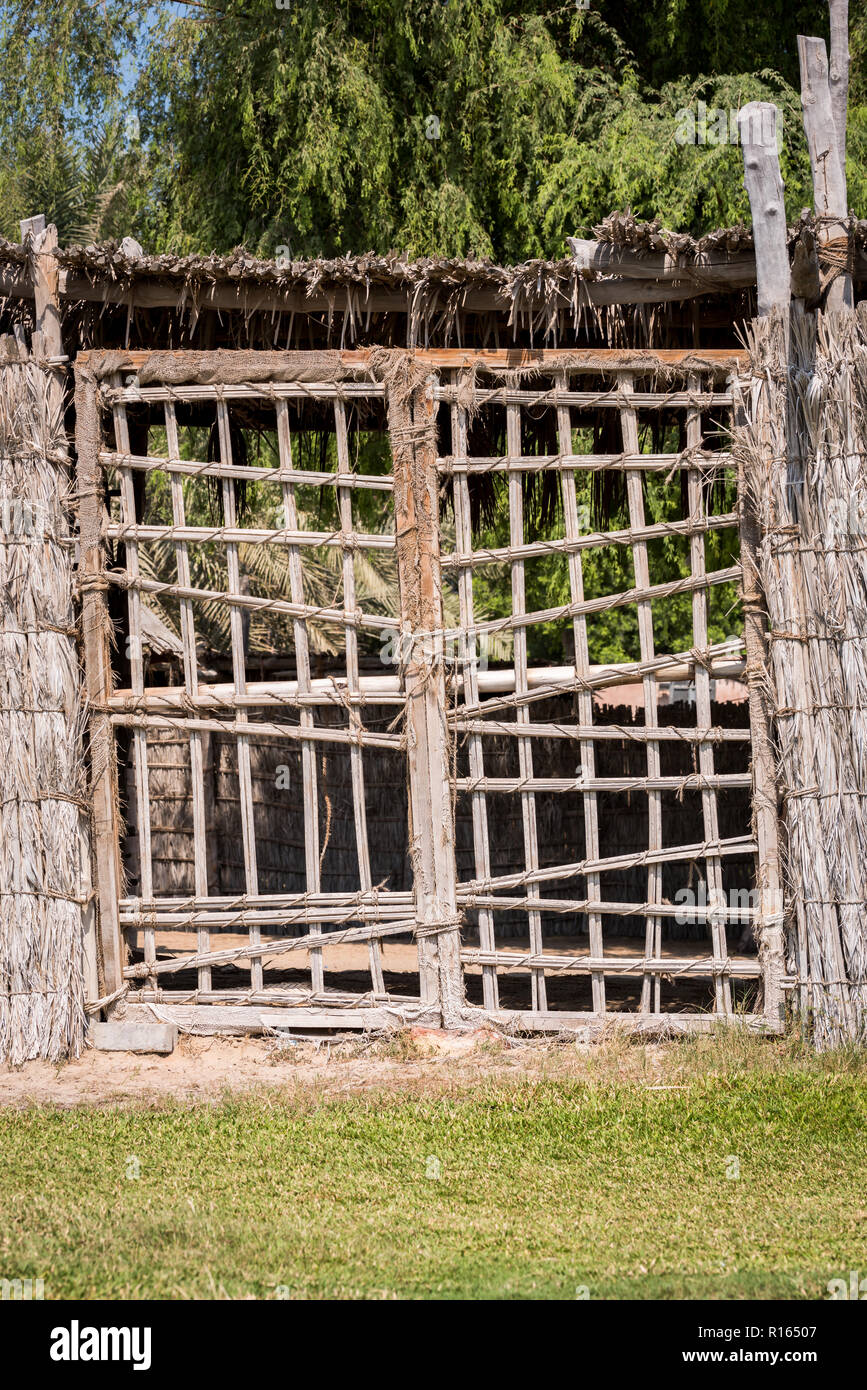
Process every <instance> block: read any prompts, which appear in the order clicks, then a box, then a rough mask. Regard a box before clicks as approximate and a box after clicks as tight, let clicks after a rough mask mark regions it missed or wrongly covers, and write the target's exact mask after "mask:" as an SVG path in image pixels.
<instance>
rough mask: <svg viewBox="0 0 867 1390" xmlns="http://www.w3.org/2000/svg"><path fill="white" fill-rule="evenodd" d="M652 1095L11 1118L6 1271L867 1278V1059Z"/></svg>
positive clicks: (484, 1291)
mask: <svg viewBox="0 0 867 1390" xmlns="http://www.w3.org/2000/svg"><path fill="white" fill-rule="evenodd" d="M708 1055H709V1057H710V1062H712V1061H713V1057H712V1054H708ZM652 1080H653V1078H645V1079H644V1080H642V1079H641V1078H640V1077H627V1078H626V1079H625V1080H623V1079H620V1080H618V1081H617V1082H616V1083H614V1082H612V1081H610V1080H606V1077H605V1067H604V1065H602V1064H597V1065H596V1066H595V1067H591V1069H590V1070H589V1071H588V1074H587V1075H586V1076H585V1077H583V1078H580V1079H576V1078H574V1077H562V1076H557V1075H556V1074H551V1075H545V1074H542V1075H541V1076H535V1077H533V1078H532V1079H521V1078H517V1079H515V1080H508V1079H507V1080H500V1079H497V1080H488V1081H482V1082H479V1083H477V1084H476V1085H475V1086H474V1087H473V1088H472V1089H471V1090H469V1091H467V1090H465V1089H462V1088H461V1087H460V1086H458V1087H457V1088H454V1087H453V1088H452V1090H451V1091H450V1092H448V1093H442V1092H441V1093H440V1094H438V1095H433V1096H430V1097H428V1098H425V1097H424V1096H423V1095H422V1094H420V1092H419V1089H418V1087H416V1088H415V1090H414V1091H409V1092H408V1091H403V1092H402V1091H400V1090H397V1091H394V1090H392V1091H389V1092H383V1093H373V1094H370V1093H364V1094H361V1095H357V1096H351V1095H350V1096H348V1097H347V1098H341V1099H327V1100H316V1099H315V1097H311V1096H309V1095H308V1096H306V1097H305V1096H303V1095H302V1096H300V1097H299V1096H298V1095H294V1094H293V1095H292V1096H291V1097H287V1096H286V1095H283V1096H282V1097H281V1096H279V1095H275V1094H273V1093H270V1092H268V1093H264V1092H263V1093H261V1094H256V1095H255V1096H251V1097H247V1098H244V1099H242V1100H235V1101H232V1100H228V1101H224V1102H221V1103H219V1104H211V1105H197V1106H181V1105H173V1106H172V1107H170V1108H159V1109H144V1108H113V1109H77V1110H72V1111H65V1112H60V1111H53V1110H45V1109H25V1110H18V1111H7V1112H6V1113H5V1114H3V1115H2V1116H0V1146H2V1147H0V1154H2V1159H0V1163H2V1169H0V1276H2V1277H7V1278H13V1277H17V1278H26V1277H28V1276H29V1277H31V1278H43V1279H44V1281H45V1296H46V1298H64V1297H65V1298H111V1299H124V1298H141V1297H144V1298H210V1297H214V1296H219V1297H224V1296H228V1297H233V1298H244V1297H255V1298H274V1297H293V1298H318V1297H339V1298H356V1297H358V1298H379V1297H382V1298H387V1297H400V1298H405V1297H409V1298H429V1297H434V1298H462V1297H468V1298H478V1297H486V1298H569V1299H572V1298H575V1297H576V1290H577V1289H578V1288H579V1286H585V1287H586V1288H587V1290H588V1291H589V1296H590V1297H591V1298H660V1297H670V1298H680V1297H691V1296H692V1297H702V1298H740V1297H760V1298H763V1297H769V1298H770V1297H780V1298H824V1297H826V1296H827V1294H826V1284H827V1281H828V1280H829V1279H830V1278H833V1277H838V1276H844V1277H847V1278H848V1272H849V1271H850V1270H852V1269H860V1270H862V1271H865V1272H867V1144H865V1129H867V1087H865V1075H864V1068H863V1066H854V1067H849V1068H847V1067H841V1068H839V1069H835V1068H834V1067H833V1065H832V1064H830V1063H825V1064H824V1065H815V1064H813V1065H809V1064H807V1065H803V1066H799V1065H796V1064H791V1065H788V1064H786V1065H780V1066H776V1067H774V1066H770V1067H768V1066H764V1067H762V1066H760V1067H758V1068H757V1069H755V1070H751V1069H748V1068H744V1067H738V1066H730V1065H723V1066H721V1067H720V1068H718V1069H717V1068H715V1067H713V1066H712V1065H710V1064H709V1063H708V1061H707V1058H706V1060H705V1064H704V1065H703V1067H702V1068H699V1069H693V1070H692V1071H690V1070H689V1069H687V1070H686V1071H685V1072H684V1071H678V1070H677V1069H676V1068H675V1069H674V1070H672V1068H670V1067H669V1068H668V1070H667V1072H666V1075H665V1076H664V1077H663V1078H662V1084H664V1085H669V1086H672V1087H675V1088H674V1089H656V1090H652V1089H650V1085H651V1083H652ZM136 1172H138V1174H139V1176H138V1177H135V1176H133V1175H134V1174H135V1173H136ZM736 1172H737V1173H739V1176H734V1174H735V1173H736ZM437 1174H438V1175H439V1176H437Z"/></svg>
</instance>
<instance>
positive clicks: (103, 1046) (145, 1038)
mask: <svg viewBox="0 0 867 1390" xmlns="http://www.w3.org/2000/svg"><path fill="white" fill-rule="evenodd" d="M90 1040H91V1042H92V1043H93V1045H94V1047H95V1048H97V1049H98V1050H99V1051H101V1052H163V1053H165V1052H174V1050H175V1044H176V1043H177V1041H178V1030H177V1025H176V1024H174V1023H126V1022H121V1021H120V1020H118V1021H117V1022H116V1023H92V1024H91V1025H90Z"/></svg>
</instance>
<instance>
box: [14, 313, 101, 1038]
mask: <svg viewBox="0 0 867 1390" xmlns="http://www.w3.org/2000/svg"><path fill="white" fill-rule="evenodd" d="M2 347H3V354H2V356H3V358H4V359H5V360H2V361H0V748H2V755H0V1060H3V1061H7V1062H11V1063H12V1064H13V1065H16V1064H18V1063H20V1062H24V1061H27V1060H28V1059H30V1058H34V1057H43V1058H47V1059H50V1060H57V1059H60V1058H62V1057H64V1056H69V1055H73V1056H74V1055H77V1054H78V1052H79V1051H80V1049H81V1046H82V1042H83V1037H84V1021H85V1014H84V972H83V914H84V912H85V910H86V902H85V897H86V894H85V892H84V890H83V886H82V873H83V869H82V865H83V864H84V863H86V858H85V856H84V855H83V849H84V846H85V844H86V840H85V838H84V836H85V831H84V824H83V812H82V805H83V788H84V756H83V743H82V719H81V695H80V675H79V666H78V658H77V652H76V641H75V631H74V622H75V618H74V612H73V575H72V566H73V560H74V556H73V553H72V550H71V548H70V543H69V526H68V521H67V513H66V507H65V491H66V483H67V474H66V466H65V465H66V463H67V460H68V455H67V446H66V437H65V434H64V427H63V407H62V399H61V396H62V392H60V391H59V390H58V388H57V384H56V383H53V382H52V381H51V375H52V373H51V372H50V370H49V369H47V368H43V367H42V366H40V365H39V364H38V362H37V361H35V360H34V359H33V358H25V357H23V355H22V356H21V357H20V358H18V353H17V350H16V347H15V345H14V343H12V344H10V343H9V340H7V341H6V343H4V344H2ZM15 359H18V360H15Z"/></svg>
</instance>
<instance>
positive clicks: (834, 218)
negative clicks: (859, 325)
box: [798, 34, 853, 309]
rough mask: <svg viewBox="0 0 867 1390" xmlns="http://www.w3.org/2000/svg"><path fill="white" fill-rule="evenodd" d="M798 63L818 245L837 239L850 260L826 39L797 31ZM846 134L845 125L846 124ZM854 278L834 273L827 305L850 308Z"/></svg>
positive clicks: (844, 190) (829, 307)
mask: <svg viewBox="0 0 867 1390" xmlns="http://www.w3.org/2000/svg"><path fill="white" fill-rule="evenodd" d="M798 57H799V59H800V63H801V106H802V107H803V111H804V130H805V131H806V133H807V147H808V149H809V151H810V168H811V170H812V174H813V203H814V207H815V211H816V216H817V217H818V218H819V219H821V221H820V226H819V247H820V259H821V247H822V246H823V245H827V243H828V242H835V243H836V247H835V250H838V251H839V252H840V253H841V254H843V255H844V256H845V257H846V260H847V261H848V250H849V233H848V228H847V226H846V218H847V208H846V182H845V177H844V173H843V169H842V168H841V165H840V154H839V144H838V131H837V127H836V124H835V121H834V113H833V109H832V104H831V87H830V81H829V75H828V54H827V51H826V49H825V41H824V39H811V38H805V37H804V35H803V34H799V35H798ZM844 137H845V129H844ZM852 305H853V297H852V277H851V275H850V274H849V273H848V271H843V272H841V273H840V274H838V275H835V276H834V279H833V280H832V281H831V283H830V286H829V288H828V295H827V299H826V306H825V307H826V308H827V309H842V308H848V309H851V308H852Z"/></svg>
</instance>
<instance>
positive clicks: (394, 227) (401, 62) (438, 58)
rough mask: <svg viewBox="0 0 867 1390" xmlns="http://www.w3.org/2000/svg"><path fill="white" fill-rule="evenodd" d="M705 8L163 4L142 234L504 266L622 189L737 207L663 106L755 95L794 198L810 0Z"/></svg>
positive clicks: (409, 0) (679, 218)
mask: <svg viewBox="0 0 867 1390" xmlns="http://www.w3.org/2000/svg"><path fill="white" fill-rule="evenodd" d="M698 10H699V11H700V13H698V14H697V13H696V7H695V6H694V5H693V6H691V7H689V10H688V12H687V9H686V7H685V4H684V3H681V0H668V2H667V3H657V4H643V5H640V6H639V5H638V4H636V3H620V4H618V3H612V4H610V5H606V6H605V7H604V17H603V13H602V12H601V10H600V8H593V9H590V10H589V11H583V10H579V9H578V8H577V7H576V6H575V4H574V3H569V4H564V5H556V4H547V5H546V4H542V3H539V0H524V3H522V4H515V3H510V0H362V3H360V4H359V3H353V4H352V5H351V6H350V5H348V4H346V3H344V0H320V3H317V4H315V5H313V4H305V3H297V4H294V5H293V6H292V7H291V8H290V9H287V10H278V9H276V8H274V7H273V5H272V3H271V0H224V13H223V14H221V15H220V16H212V17H210V18H207V17H206V18H203V17H202V16H201V15H199V16H198V17H196V18H193V17H191V14H192V12H191V13H190V14H188V15H185V16H184V17H183V18H178V17H175V16H170V15H164V16H163V18H162V20H161V23H160V25H159V42H158V43H155V44H154V45H153V46H152V55H151V62H150V65H149V67H148V69H147V72H146V73H145V75H144V78H143V81H142V85H141V88H140V93H139V96H140V100H141V103H142V109H143V114H144V115H145V117H146V121H145V124H146V127H147V131H148V136H149V140H150V149H151V154H152V159H153V172H154V179H155V182H156V187H157V188H158V189H159V193H160V197H159V201H158V203H156V202H154V200H153V199H150V200H149V201H148V203H147V205H145V202H144V200H143V202H142V206H141V219H142V225H143V229H145V235H146V238H147V239H148V241H149V242H150V244H153V245H157V246H167V245H172V246H173V247H175V248H178V249H183V250H202V249H210V248H212V247H216V248H218V249H224V250H225V249H228V248H230V247H231V246H233V245H235V244H238V243H241V242H244V243H245V244H247V245H248V246H250V247H252V248H254V249H256V250H258V251H259V252H261V253H262V254H265V255H273V254H274V252H275V249H276V247H277V246H278V245H286V244H288V245H290V246H291V247H292V251H293V254H295V255H313V254H328V255H334V254H340V253H342V252H347V251H359V250H366V249H372V250H375V251H378V252H385V251H387V250H389V249H397V250H400V251H404V252H406V253H408V254H410V255H416V256H418V255H463V256H466V255H471V256H473V255H474V256H492V257H494V258H496V259H498V260H502V261H514V260H521V259H526V258H527V257H530V256H536V255H549V256H551V255H553V256H557V255H560V254H562V252H563V239H564V237H565V236H566V235H568V234H569V233H572V232H575V231H576V230H581V229H585V230H586V229H588V228H589V227H590V226H592V224H593V223H594V222H595V221H597V220H599V219H600V218H601V217H603V216H604V215H605V214H606V213H607V212H609V211H611V210H612V209H614V208H621V207H624V206H627V205H628V206H631V207H632V209H633V211H635V212H636V214H638V215H640V216H645V217H652V216H654V215H657V216H659V217H660V218H661V219H662V220H663V221H664V222H665V223H667V224H669V225H675V226H677V227H678V228H680V229H682V230H691V231H693V232H701V231H705V230H708V229H710V228H711V227H713V226H718V225H720V224H725V223H731V222H736V221H738V220H740V219H748V216H749V209H748V204H747V200H746V195H745V192H744V189H743V171H742V163H741V156H740V151H739V149H738V148H737V147H736V146H735V145H734V144H732V143H730V142H728V141H726V142H725V143H719V142H717V141H714V142H713V143H707V144H704V145H692V144H690V145H684V144H682V143H679V142H678V140H677V138H676V136H677V131H678V120H677V115H678V112H679V111H680V110H681V109H682V108H683V107H689V106H691V107H695V106H696V105H697V103H698V102H699V101H704V102H705V103H706V105H707V106H708V107H709V108H721V109H723V110H725V111H726V112H728V111H730V110H733V109H736V108H737V106H738V105H739V104H742V103H743V102H744V101H747V100H751V99H755V98H765V99H769V100H773V101H776V102H777V104H778V105H779V106H780V107H781V109H782V110H783V113H784V122H785V127H784V128H785V142H784V147H783V152H782V162H783V171H784V178H785V179H786V185H787V201H788V210H789V212H790V214H791V215H796V214H797V212H799V211H800V208H801V207H802V206H803V205H804V203H805V202H807V201H808V200H809V167H808V164H807V160H806V151H805V147H804V140H803V133H802V129H801V120H800V105H799V100H798V97H797V94H796V92H795V91H794V89H793V87H792V86H791V85H790V83H791V81H792V80H795V78H796V69H797V55H796V50H795V35H796V32H797V26H798V24H799V23H800V24H803V25H805V26H806V27H807V28H808V29H811V30H817V29H818V31H819V32H823V29H826V28H827V18H826V16H825V14H824V6H823V5H821V4H812V5H805V4H801V5H795V6H788V7H787V6H786V5H784V4H783V3H782V0H780V3H777V4H774V5H772V6H771V7H770V9H768V8H767V7H757V6H755V5H750V4H747V3H745V2H744V0H703V2H702V3H701V4H700V5H699V6H698ZM754 11H757V12H759V13H758V14H754V13H753V12H754ZM793 53H794V54H795V57H794V68H793V65H792V54H793ZM780 68H783V69H784V71H785V74H786V76H783V75H781V74H780V72H779V69H780ZM786 78H788V79H789V80H788V81H787V80H786ZM654 82H658V83H659V85H658V86H654V85H653V83H654ZM856 124H857V123H856ZM712 138H713V137H712ZM856 144H857V141H856Z"/></svg>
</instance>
